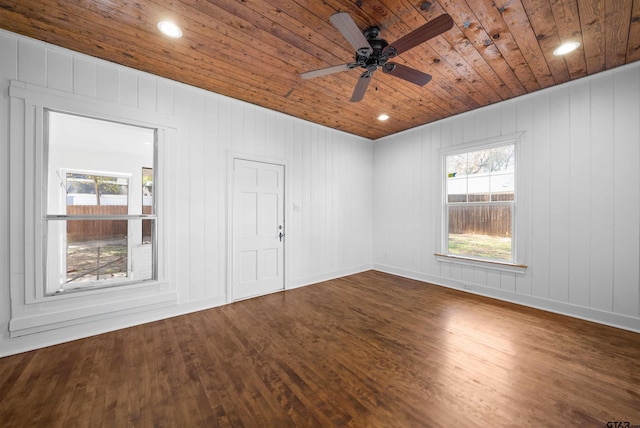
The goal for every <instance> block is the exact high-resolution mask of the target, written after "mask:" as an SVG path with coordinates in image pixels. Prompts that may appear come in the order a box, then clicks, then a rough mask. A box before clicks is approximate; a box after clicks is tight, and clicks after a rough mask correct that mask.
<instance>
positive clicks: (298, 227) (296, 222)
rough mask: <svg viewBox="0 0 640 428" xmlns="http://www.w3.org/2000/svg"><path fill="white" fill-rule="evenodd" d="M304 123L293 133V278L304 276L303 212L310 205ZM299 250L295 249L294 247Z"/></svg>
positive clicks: (290, 237)
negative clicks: (305, 173) (305, 188)
mask: <svg viewBox="0 0 640 428" xmlns="http://www.w3.org/2000/svg"><path fill="white" fill-rule="evenodd" d="M302 138H303V136H302V125H301V124H299V123H296V124H295V125H294V133H293V167H292V171H291V174H290V176H291V177H292V179H293V186H292V188H293V189H292V192H293V195H292V199H291V201H292V211H293V214H292V218H291V221H290V224H289V228H288V231H287V232H288V234H287V235H288V236H287V245H288V246H287V251H288V252H289V254H290V260H291V266H290V272H291V279H292V280H294V279H298V278H301V277H302V272H303V268H302V262H303V256H302V254H301V252H302V245H303V242H304V239H303V238H304V237H303V236H302V235H303V233H304V230H303V227H302V213H303V212H304V210H306V209H308V208H309V207H305V206H304V204H303V200H302V196H303V182H302V170H303V168H302V159H303V144H302ZM294 248H295V249H297V251H293V249H294Z"/></svg>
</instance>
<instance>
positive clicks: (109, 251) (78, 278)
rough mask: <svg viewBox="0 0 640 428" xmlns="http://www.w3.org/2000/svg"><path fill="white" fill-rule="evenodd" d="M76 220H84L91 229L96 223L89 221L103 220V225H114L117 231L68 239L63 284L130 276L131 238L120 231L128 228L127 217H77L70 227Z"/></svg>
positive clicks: (69, 223) (77, 221)
mask: <svg viewBox="0 0 640 428" xmlns="http://www.w3.org/2000/svg"><path fill="white" fill-rule="evenodd" d="M72 223H84V224H83V226H84V228H87V229H89V228H91V227H92V226H90V225H89V224H88V223H103V224H100V225H98V227H99V228H100V229H103V230H105V229H110V228H113V229H114V232H113V236H112V237H108V238H107V237H105V238H103V239H90V240H71V239H69V240H68V241H67V279H66V282H65V283H64V284H62V287H63V288H69V287H73V286H74V285H80V283H87V282H98V281H104V280H107V279H116V278H127V277H128V276H129V274H128V271H129V268H128V260H129V250H128V248H129V246H128V240H127V236H126V234H125V235H124V236H123V235H121V234H120V233H119V232H118V230H121V229H124V230H126V228H127V220H117V221H111V220H87V221H85V220H74V221H69V222H67V227H68V228H70V227H72ZM104 223H109V224H104Z"/></svg>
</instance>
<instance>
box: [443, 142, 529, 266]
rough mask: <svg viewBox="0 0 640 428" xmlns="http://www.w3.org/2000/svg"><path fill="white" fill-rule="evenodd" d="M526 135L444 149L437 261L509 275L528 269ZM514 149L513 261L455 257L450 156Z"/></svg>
mask: <svg viewBox="0 0 640 428" xmlns="http://www.w3.org/2000/svg"><path fill="white" fill-rule="evenodd" d="M523 134H524V133H523V132H518V133H515V134H509V135H504V136H500V137H496V138H490V139H486V140H479V141H474V142H471V143H468V144H463V145H459V146H453V147H447V148H445V149H440V168H439V174H438V180H439V183H440V185H441V210H440V215H439V217H440V218H439V220H440V221H439V222H438V228H439V230H438V233H437V236H438V237H439V238H438V243H437V246H436V248H438V252H437V253H436V254H435V257H436V260H438V261H439V262H445V263H454V264H461V265H467V266H472V267H482V268H489V269H495V270H501V271H507V272H515V273H524V272H525V271H526V269H527V266H526V264H525V258H524V256H525V253H526V251H525V233H523V230H522V218H521V217H524V216H521V215H520V214H521V211H522V210H521V209H520V205H521V204H520V202H519V198H520V194H521V192H522V186H521V182H522V180H521V179H520V177H519V176H520V175H521V171H520V169H521V168H520V165H521V151H522V149H521V140H522V136H523ZM506 145H514V147H515V166H514V189H515V190H514V194H515V195H514V201H513V208H512V213H511V215H512V220H511V221H512V236H511V251H512V261H511V262H509V261H499V260H488V259H483V258H478V257H473V256H467V255H454V254H449V252H448V238H449V216H448V212H447V207H448V204H447V174H446V171H447V167H446V158H447V156H452V155H457V154H463V153H470V152H476V151H480V150H486V149H491V148H494V147H500V146H506Z"/></svg>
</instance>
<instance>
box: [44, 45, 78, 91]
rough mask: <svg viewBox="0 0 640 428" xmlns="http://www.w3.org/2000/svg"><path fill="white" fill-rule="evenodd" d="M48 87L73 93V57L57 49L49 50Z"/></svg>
mask: <svg viewBox="0 0 640 428" xmlns="http://www.w3.org/2000/svg"><path fill="white" fill-rule="evenodd" d="M47 87H48V88H51V89H57V90H59V91H65V92H71V91H73V57H72V56H71V55H69V54H67V53H65V52H61V51H59V50H57V49H49V50H47Z"/></svg>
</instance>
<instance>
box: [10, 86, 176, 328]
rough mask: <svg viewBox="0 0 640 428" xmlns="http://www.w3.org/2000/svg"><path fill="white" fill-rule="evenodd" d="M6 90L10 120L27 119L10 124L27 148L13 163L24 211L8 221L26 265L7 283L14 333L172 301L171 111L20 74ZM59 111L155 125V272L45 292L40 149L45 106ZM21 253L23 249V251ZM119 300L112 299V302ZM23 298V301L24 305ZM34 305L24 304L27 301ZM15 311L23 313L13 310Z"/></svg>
mask: <svg viewBox="0 0 640 428" xmlns="http://www.w3.org/2000/svg"><path fill="white" fill-rule="evenodd" d="M9 95H10V97H11V103H12V104H11V118H12V121H11V123H21V122H22V123H24V127H20V128H15V127H14V131H13V132H12V134H11V136H10V138H11V147H12V149H14V150H15V149H21V150H23V152H24V154H23V155H22V156H21V158H23V159H24V164H22V165H16V166H15V168H12V171H10V175H11V177H16V178H17V177H24V178H23V179H22V178H20V179H18V180H17V181H15V182H16V183H18V185H17V187H12V189H11V190H10V198H11V199H10V200H11V203H12V204H16V206H20V208H19V210H14V211H16V212H22V213H23V214H22V216H24V220H17V216H13V217H14V218H13V219H12V220H11V224H12V225H15V226H16V227H17V228H23V229H24V235H23V236H20V235H15V234H13V235H12V236H11V238H12V242H15V245H13V244H12V246H14V247H16V248H20V249H21V250H20V251H21V252H23V254H24V258H23V260H24V262H23V263H24V268H23V270H22V272H20V273H19V274H18V276H15V272H16V271H15V269H13V270H12V272H14V276H15V277H16V278H17V280H15V281H12V283H11V295H12V302H15V306H16V308H18V307H19V309H17V310H16V311H14V314H13V315H12V320H11V322H10V332H11V335H12V337H13V336H21V335H23V334H29V333H33V332H36V331H42V330H47V329H50V328H51V325H59V323H64V324H65V325H66V323H68V322H69V321H66V320H72V319H76V318H78V316H80V314H82V317H85V316H86V314H87V313H89V314H91V315H95V316H99V315H100V314H106V313H110V312H118V311H122V310H127V311H131V310H134V308H136V307H147V308H149V307H152V306H158V305H159V306H166V305H167V304H175V302H176V301H177V294H176V290H175V285H172V283H171V282H170V278H169V275H173V274H172V273H170V272H173V270H174V269H173V268H170V267H169V259H168V257H167V254H168V251H170V247H171V245H170V244H169V242H170V241H171V239H170V236H169V230H168V220H167V217H173V216H174V215H175V214H174V209H172V208H171V206H170V205H167V203H166V201H167V200H168V199H169V197H170V195H171V194H173V191H174V190H175V189H173V190H168V189H167V188H166V187H165V183H168V182H170V181H172V180H171V179H170V178H169V174H168V173H167V172H166V171H165V165H166V162H167V160H166V159H171V158H172V157H174V156H175V154H174V152H175V149H174V148H173V147H172V146H173V145H172V144H171V141H172V140H173V139H175V135H176V130H177V126H176V120H175V118H173V117H172V116H168V115H161V114H157V113H154V112H148V111H143V110H140V109H137V108H132V107H126V106H122V105H117V104H112V103H108V102H100V101H98V100H95V99H93V98H88V97H82V96H76V95H73V94H67V93H61V92H59V91H55V90H51V89H47V88H42V87H40V86H36V85H31V84H27V83H24V82H19V81H11V85H10V88H9ZM46 110H52V111H59V112H64V113H70V114H74V115H78V116H85V117H91V118H95V119H99V120H106V121H112V122H118V123H125V124H130V125H134V126H140V127H145V128H152V129H156V151H155V156H156V160H155V161H154V165H156V166H157V169H156V171H154V174H155V180H156V183H155V186H156V189H157V191H156V192H155V194H154V198H155V199H154V202H155V204H156V211H155V214H156V215H157V220H156V230H157V234H156V235H157V239H158V242H157V252H156V254H155V256H154V257H156V266H157V268H156V269H157V271H156V278H155V279H153V280H147V281H143V282H132V283H129V284H124V285H120V286H118V287H91V288H88V289H86V290H84V291H83V292H79V293H60V294H54V295H51V294H47V293H45V281H46V270H45V257H46V255H45V239H44V238H43V236H44V231H45V230H46V225H45V216H46V215H47V212H46V211H47V205H46V203H47V189H46V187H43V183H45V181H44V180H45V177H44V174H45V173H46V172H45V171H46V170H47V159H46V150H45V141H44V140H45V138H44V136H45V132H44V130H45V124H44V118H45V111H46ZM21 258H22V257H21ZM96 296H101V297H100V299H101V301H103V303H100V304H98V305H95V304H92V305H93V306H92V307H91V308H88V307H87V305H88V304H89V302H92V301H95V300H94V299H95V297H96ZM67 300H68V301H70V303H69V304H71V302H72V301H77V302H76V303H75V305H78V306H68V304H67V305H65V306H66V307H68V308H69V310H68V311H66V312H65V311H62V312H61V306H60V304H62V301H67ZM116 302H117V303H116ZM23 305H24V306H23ZM30 306H33V308H32V309H29V310H27V308H28V307H30ZM16 314H22V315H20V316H16Z"/></svg>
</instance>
